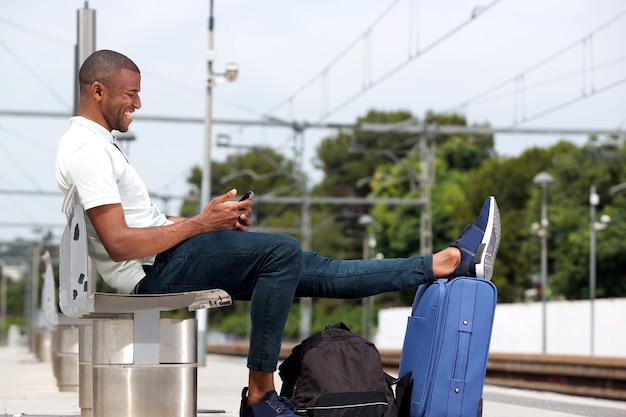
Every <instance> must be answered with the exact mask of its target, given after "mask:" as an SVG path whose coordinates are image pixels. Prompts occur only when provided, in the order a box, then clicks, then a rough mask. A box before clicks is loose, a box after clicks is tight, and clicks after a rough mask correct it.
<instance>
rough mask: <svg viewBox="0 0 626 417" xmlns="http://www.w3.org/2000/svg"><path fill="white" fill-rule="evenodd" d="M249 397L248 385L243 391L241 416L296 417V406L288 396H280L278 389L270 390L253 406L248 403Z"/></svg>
mask: <svg viewBox="0 0 626 417" xmlns="http://www.w3.org/2000/svg"><path fill="white" fill-rule="evenodd" d="M247 399H248V388H247V387H246V388H244V389H243V391H242V392H241V408H240V409H239V416H240V417H275V416H281V417H296V407H295V406H294V405H293V404H292V403H291V401H289V399H288V398H287V397H283V396H280V397H279V396H278V394H276V391H270V392H268V393H267V394H265V395H264V396H263V398H262V399H261V401H259V402H258V403H256V404H254V405H253V406H249V405H247V404H246V401H247Z"/></svg>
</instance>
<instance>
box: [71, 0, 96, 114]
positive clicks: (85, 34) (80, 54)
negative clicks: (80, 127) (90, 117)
mask: <svg viewBox="0 0 626 417" xmlns="http://www.w3.org/2000/svg"><path fill="white" fill-rule="evenodd" d="M77 22H78V24H77V30H76V39H77V43H76V51H75V53H74V59H75V69H76V72H75V73H74V80H75V81H74V114H76V113H77V111H78V100H79V96H80V88H79V85H78V71H79V70H80V67H81V65H83V62H85V60H86V59H87V57H88V56H89V55H91V54H92V53H94V52H95V50H96V11H95V10H93V9H90V8H89V2H88V1H86V2H85V8H84V9H78V16H77Z"/></svg>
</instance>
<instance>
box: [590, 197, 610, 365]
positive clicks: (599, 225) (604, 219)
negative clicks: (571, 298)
mask: <svg viewBox="0 0 626 417" xmlns="http://www.w3.org/2000/svg"><path fill="white" fill-rule="evenodd" d="M599 202H600V196H598V193H596V187H595V185H592V186H591V187H590V189H589V305H590V308H591V318H590V321H591V327H590V332H589V352H590V355H591V356H593V355H594V339H595V321H596V319H595V299H596V231H598V230H602V229H605V228H606V226H607V224H608V223H609V222H610V221H611V217H610V216H609V215H606V214H605V215H602V216H600V221H599V222H596V206H597V205H598V203H599Z"/></svg>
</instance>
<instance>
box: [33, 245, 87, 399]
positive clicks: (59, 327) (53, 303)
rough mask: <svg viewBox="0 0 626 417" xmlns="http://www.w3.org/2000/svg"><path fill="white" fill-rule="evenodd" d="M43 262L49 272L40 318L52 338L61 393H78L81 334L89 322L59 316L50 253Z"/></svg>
mask: <svg viewBox="0 0 626 417" xmlns="http://www.w3.org/2000/svg"><path fill="white" fill-rule="evenodd" d="M42 259H43V261H44V264H45V266H46V269H45V272H44V279H43V286H42V288H41V314H40V316H41V319H42V320H41V321H42V323H43V325H44V326H45V328H46V331H47V332H49V333H50V334H51V341H50V351H51V355H50V357H51V360H52V370H53V373H54V377H55V378H56V381H57V386H58V387H59V391H69V392H78V330H79V325H83V324H86V323H87V321H86V320H84V319H75V318H72V317H67V316H65V315H63V314H59V310H58V304H57V300H56V294H57V288H56V284H55V282H54V271H53V269H52V259H51V257H50V253H49V252H48V251H46V252H45V253H44V255H43V256H42Z"/></svg>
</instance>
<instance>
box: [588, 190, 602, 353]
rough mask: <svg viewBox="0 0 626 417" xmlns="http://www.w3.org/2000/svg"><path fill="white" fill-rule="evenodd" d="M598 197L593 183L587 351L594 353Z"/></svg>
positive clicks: (590, 221)
mask: <svg viewBox="0 0 626 417" xmlns="http://www.w3.org/2000/svg"><path fill="white" fill-rule="evenodd" d="M599 199H600V197H599V196H598V194H597V193H596V187H595V185H592V186H591V189H590V190H589V305H590V308H591V316H590V321H591V325H590V331H589V353H590V355H591V356H593V355H594V339H595V298H596V206H597V205H598V202H599Z"/></svg>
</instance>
